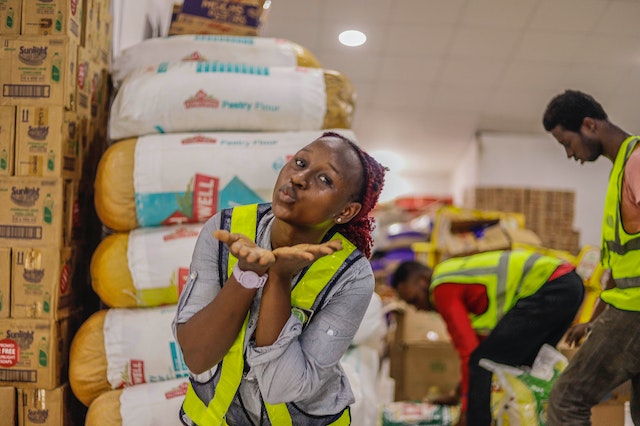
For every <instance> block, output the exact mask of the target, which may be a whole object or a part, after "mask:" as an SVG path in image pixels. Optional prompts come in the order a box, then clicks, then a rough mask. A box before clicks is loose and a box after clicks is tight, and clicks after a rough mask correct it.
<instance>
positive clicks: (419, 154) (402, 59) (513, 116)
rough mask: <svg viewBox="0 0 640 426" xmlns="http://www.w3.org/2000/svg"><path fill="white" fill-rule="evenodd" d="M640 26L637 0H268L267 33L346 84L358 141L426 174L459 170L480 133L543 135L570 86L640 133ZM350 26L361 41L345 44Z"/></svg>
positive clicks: (416, 172) (409, 172)
mask: <svg viewBox="0 0 640 426" xmlns="http://www.w3.org/2000/svg"><path fill="white" fill-rule="evenodd" d="M639 21H640V0H273V1H272V4H271V8H270V10H269V14H268V18H267V21H266V24H265V26H264V28H263V31H262V33H261V35H263V36H267V37H282V38H286V39H289V40H291V41H294V42H296V43H298V44H301V45H302V46H304V47H306V48H307V49H309V50H310V51H311V52H312V53H313V54H314V56H316V57H317V59H318V60H319V61H320V63H321V64H322V66H323V67H324V68H328V69H335V70H337V71H340V72H341V73H343V74H344V75H346V76H347V77H349V78H350V80H351V81H352V83H353V84H354V85H355V87H356V90H357V94H358V98H357V107H356V112H355V123H354V131H355V133H356V135H357V137H358V140H359V142H360V144H361V145H362V146H364V147H365V148H367V149H368V150H382V149H384V150H393V151H395V152H396V153H398V154H400V155H402V156H403V157H405V158H406V160H407V162H408V164H407V169H406V170H405V171H403V173H404V174H405V175H407V176H425V177H426V176H429V175H448V174H449V173H450V172H452V171H453V169H454V168H455V166H456V163H457V159H458V158H460V156H461V155H462V153H463V152H464V150H465V148H466V147H467V144H468V143H469V142H470V141H471V140H473V138H474V135H475V134H476V133H477V132H478V131H485V130H487V131H489V130H490V131H505V132H516V133H526V134H530V133H541V134H544V130H543V128H542V124H541V116H542V113H543V111H544V108H545V106H546V104H547V102H548V101H549V99H550V98H551V97H552V96H554V95H555V94H557V93H560V92H562V91H563V90H564V89H567V88H572V89H579V90H582V91H585V92H587V93H590V94H592V95H593V96H594V97H595V98H596V99H598V100H599V101H600V102H601V103H602V104H603V106H604V107H605V109H606V110H607V112H608V114H609V116H610V118H611V120H612V121H613V122H615V123H616V124H619V125H620V126H622V127H623V128H624V129H625V130H627V131H629V132H637V131H639V130H640V124H639V123H640V27H639V26H638V22H639ZM345 29H359V30H361V31H363V32H365V33H366V34H367V37H368V39H367V42H366V44H365V45H364V46H361V47H357V48H348V47H345V46H342V45H340V44H339V43H338V40H337V36H338V33H339V32H341V31H342V30H345Z"/></svg>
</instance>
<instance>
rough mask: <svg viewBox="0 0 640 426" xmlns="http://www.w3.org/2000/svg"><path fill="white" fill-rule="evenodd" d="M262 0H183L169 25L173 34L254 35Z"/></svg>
mask: <svg viewBox="0 0 640 426" xmlns="http://www.w3.org/2000/svg"><path fill="white" fill-rule="evenodd" d="M264 3H265V1H264V0H253V1H251V0H245V1H237V0H231V1H221V0H185V1H184V2H183V4H182V7H181V8H180V11H179V12H177V13H174V14H173V16H175V19H174V20H173V21H172V22H171V26H170V27H169V35H175V34H226V35H248V36H257V35H258V34H259V32H260V27H261V26H262V24H263V22H264V20H265V18H266V14H263V10H264V9H263V5H264Z"/></svg>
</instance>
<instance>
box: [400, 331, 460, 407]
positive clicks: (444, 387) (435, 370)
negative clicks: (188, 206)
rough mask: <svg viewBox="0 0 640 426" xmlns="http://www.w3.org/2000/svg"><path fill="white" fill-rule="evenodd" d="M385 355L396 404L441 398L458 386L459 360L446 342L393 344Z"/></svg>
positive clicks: (453, 349) (451, 346) (450, 345)
mask: <svg viewBox="0 0 640 426" xmlns="http://www.w3.org/2000/svg"><path fill="white" fill-rule="evenodd" d="M389 354H390V361H391V365H390V375H391V377H392V378H393V379H394V380H395V381H396V389H395V399H396V401H403V400H412V401H420V400H422V399H423V398H424V397H426V396H427V395H433V394H439V395H445V394H447V393H449V392H451V391H453V390H455V389H456V387H457V386H458V384H459V382H460V358H459V356H458V353H457V352H456V350H455V348H454V347H453V345H452V344H451V343H450V342H438V341H434V342H428V341H425V342H422V343H404V344H396V345H394V346H392V347H391V348H390V351H389Z"/></svg>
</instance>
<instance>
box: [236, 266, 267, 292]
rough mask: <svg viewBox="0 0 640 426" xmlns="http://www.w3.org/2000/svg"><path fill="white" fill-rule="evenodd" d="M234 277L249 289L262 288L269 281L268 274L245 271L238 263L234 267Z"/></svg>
mask: <svg viewBox="0 0 640 426" xmlns="http://www.w3.org/2000/svg"><path fill="white" fill-rule="evenodd" d="M232 273H233V278H235V279H236V281H238V283H239V284H240V285H241V286H242V287H244V288H248V289H255V288H262V287H263V286H264V285H265V284H266V283H267V278H268V277H269V276H268V275H267V274H262V275H258V274H257V273H256V272H254V271H243V270H242V269H240V267H239V266H238V264H237V263H236V264H235V266H234V267H233V272H232Z"/></svg>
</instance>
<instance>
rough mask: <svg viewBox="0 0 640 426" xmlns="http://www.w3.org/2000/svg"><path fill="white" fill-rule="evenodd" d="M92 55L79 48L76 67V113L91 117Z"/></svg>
mask: <svg viewBox="0 0 640 426" xmlns="http://www.w3.org/2000/svg"><path fill="white" fill-rule="evenodd" d="M91 67H92V61H91V55H90V54H89V51H88V50H87V49H86V48H84V47H82V46H78V66H77V67H76V111H77V112H78V114H80V115H86V116H89V115H91V77H92V74H91Z"/></svg>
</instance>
